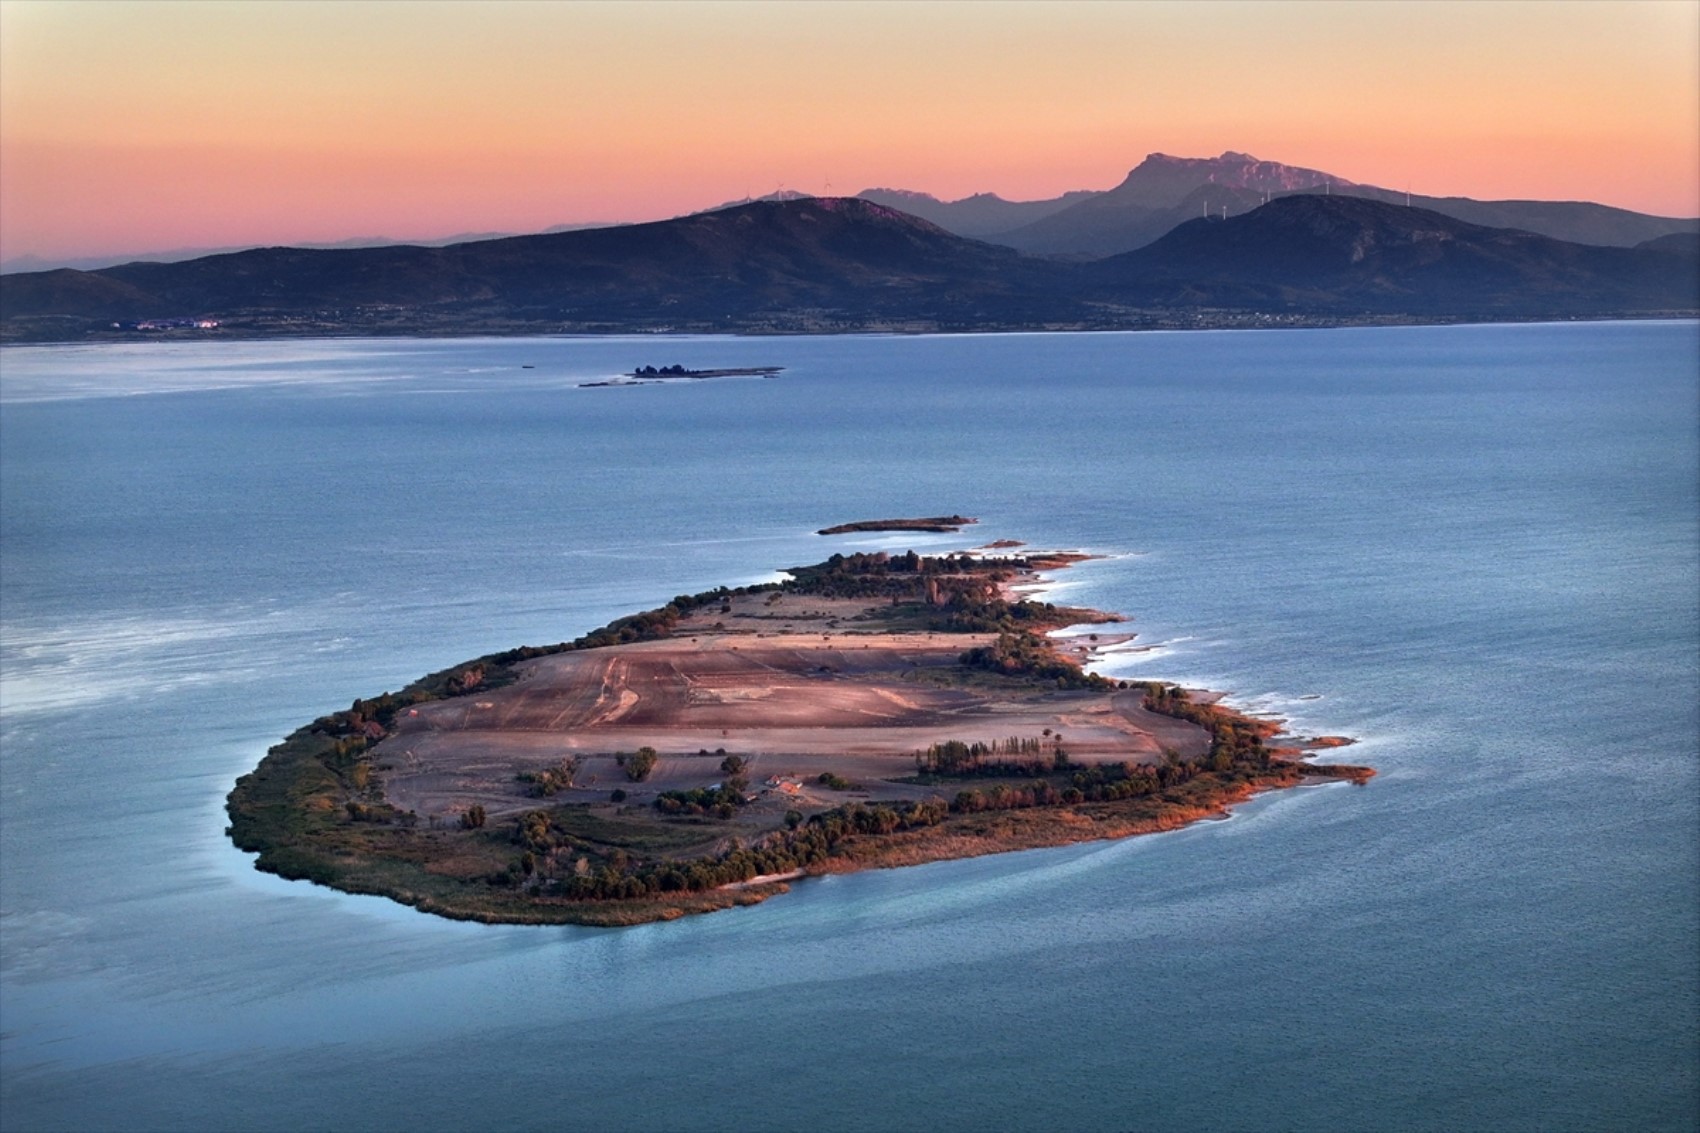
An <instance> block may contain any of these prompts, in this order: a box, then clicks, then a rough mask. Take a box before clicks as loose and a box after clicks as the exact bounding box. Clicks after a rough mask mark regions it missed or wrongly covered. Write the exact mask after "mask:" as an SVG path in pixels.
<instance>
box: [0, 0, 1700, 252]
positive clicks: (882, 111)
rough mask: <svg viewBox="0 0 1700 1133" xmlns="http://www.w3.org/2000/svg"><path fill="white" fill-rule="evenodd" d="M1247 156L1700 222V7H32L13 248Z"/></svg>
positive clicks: (18, 107)
mask: <svg viewBox="0 0 1700 1133" xmlns="http://www.w3.org/2000/svg"><path fill="white" fill-rule="evenodd" d="M1226 149H1234V150H1241V151H1245V152H1249V153H1253V154H1255V155H1257V156H1258V157H1261V158H1266V159H1269V160H1275V161H1284V162H1287V163H1289V164H1293V165H1303V166H1309V167H1311V168H1317V169H1322V170H1326V171H1328V172H1331V173H1336V174H1338V175H1340V176H1343V177H1347V178H1350V179H1352V180H1355V181H1363V182H1368V183H1372V184H1380V185H1386V186H1391V187H1396V188H1404V187H1406V186H1407V185H1409V186H1410V187H1411V188H1413V189H1414V190H1415V191H1417V192H1419V193H1432V194H1437V195H1465V196H1473V197H1482V198H1493V197H1537V198H1546V199H1589V200H1597V201H1601V202H1604V203H1607V204H1613V205H1619V206H1622V207H1625V208H1632V209H1637V210H1641V211H1645V212H1654V213H1660V214H1664V215H1686V216H1693V215H1696V214H1700V0H1675V2H1661V0H1646V2H1642V0H1605V2H1573V3H1546V2H1534V0H1522V2H1515V3H1496V2H1489V0H1470V2H1463V3H1448V2H1442V0H1422V2H1420V3H1413V4H1406V3H1395V2H1374V3H1363V2H1345V0H1341V2H1320V3H1293V2H1280V0H1264V2H1256V3H1234V2H1226V0H1222V2H1216V3H1133V2H1127V3H1062V2H1051V3H1042V4H1035V3H994V2H979V3H943V4H935V3H922V2H908V3H846V4H834V3H819V2H814V3H807V4H804V3H777V2H776V3H756V4H749V3H710V2H697V3H653V4H646V3H617V4H593V3H572V4H551V3H542V2H539V3H500V2H495V0H480V2H473V3H451V2H447V0H442V2H435V3H406V2H389V3H378V4H359V3H349V2H345V0H338V2H331V3H317V2H309V0H288V2H285V3H271V2H267V0H246V2H241V3H216V2H205V3H149V2H145V0H120V2H116V3H106V2H103V0H0V258H13V257H17V256H23V255H35V256H41V257H68V256H81V255H105V254H123V253H137V252H146V251H154V250H165V249H170V248H176V247H182V246H218V245H231V244H256V243H290V242H300V241H316V240H320V241H322V240H335V239H340V238H344V237H350V236H377V235H385V236H391V237H399V238H419V239H423V238H428V237H432V236H440V235H449V234H452V233H458V232H470V231H487V230H499V231H512V232H526V231H536V230H539V229H541V228H544V227H547V226H549V225H552V224H561V223H570V222H578V221H590V220H639V219H652V218H657V217H663V216H670V215H675V214H677V213H680V212H684V211H689V210H691V209H695V208H700V207H703V206H706V205H711V204H715V203H718V202H721V201H724V200H729V199H733V198H738V197H742V196H745V195H759V194H762V193H766V192H770V191H772V190H773V189H775V188H779V187H781V186H783V187H786V188H794V189H803V190H806V191H810V192H823V191H828V190H830V191H831V192H836V193H853V192H856V191H858V190H861V189H864V188H868V187H870V186H893V187H901V188H910V189H919V190H924V191H927V192H931V193H933V194H935V195H937V196H940V197H945V198H952V197H958V196H962V195H965V194H968V193H971V192H976V191H981V190H986V191H993V192H997V193H999V194H1001V195H1003V196H1005V197H1008V198H1011V199H1027V198H1033V197H1043V196H1053V195H1055V194H1057V193H1060V192H1063V191H1065V190H1068V189H1078V188H1094V189H1104V188H1109V187H1111V186H1112V185H1114V184H1116V183H1117V182H1118V181H1120V180H1121V178H1122V176H1123V175H1124V174H1125V173H1126V172H1127V170H1128V169H1129V168H1130V167H1132V166H1133V165H1135V164H1137V163H1138V162H1139V160H1140V159H1141V158H1142V157H1143V156H1144V155H1145V154H1146V153H1149V152H1152V151H1162V152H1165V153H1171V154H1176V155H1183V156H1206V155H1214V154H1218V153H1220V152H1222V151H1223V150H1226Z"/></svg>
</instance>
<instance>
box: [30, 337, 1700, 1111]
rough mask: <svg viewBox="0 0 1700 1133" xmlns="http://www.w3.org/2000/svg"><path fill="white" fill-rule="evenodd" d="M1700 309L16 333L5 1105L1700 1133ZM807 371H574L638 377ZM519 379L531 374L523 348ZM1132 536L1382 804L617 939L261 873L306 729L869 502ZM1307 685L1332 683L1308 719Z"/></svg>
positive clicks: (1123, 588)
mask: <svg viewBox="0 0 1700 1133" xmlns="http://www.w3.org/2000/svg"><path fill="white" fill-rule="evenodd" d="M1697 360H1700V327H1697V326H1696V325H1695V324H1693V323H1664V324H1593V325H1562V326H1518V327H1453V328H1421V329H1374V330H1334V331H1319V332H1272V333H1222V334H1215V333H1193V334H1174V335H1163V334H1146V335H1074V336H1049V335H1028V336H986V337H936V338H812V339H779V338H772V339H742V340H740V339H684V340H680V339H661V340H657V339H615V340H586V341H575V340H492V341H441V342H438V341H432V342H387V341H386V342H379V341H348V342H312V343H264V344H253V345H241V346H218V347H202V346H167V345H149V346H139V347H101V348H78V349H8V350H6V351H4V352H0V1028H3V1030H0V1070H3V1074H0V1126H4V1128H5V1129H6V1130H7V1131H8V1133H14V1131H17V1133H22V1131H26V1130H38V1129H40V1130H48V1129H77V1130H99V1129H149V1130H151V1129H256V1130H262V1129H298V1128H325V1129H351V1130H353V1129H403V1128H405V1129H455V1130H459V1129H466V1128H501V1129H506V1130H524V1129H586V1130H621V1129H633V1130H674V1129H679V1130H695V1129H728V1130H733V1129H735V1130H767V1129H774V1130H781V1129H797V1128H805V1127H807V1128H818V1129H846V1130H856V1129H867V1130H888V1129H917V1130H919V1129H926V1130H956V1129H960V1130H983V1129H1032V1130H1050V1129H1081V1130H1127V1129H1139V1130H1171V1129H1173V1130H1192V1129H1200V1128H1213V1129H1230V1130H1324V1129H1340V1130H1376V1129H1412V1130H1475V1129H1504V1130H1541V1131H1552V1130H1628V1129H1635V1130H1662V1129H1672V1130H1677V1129H1680V1130H1687V1129H1692V1128H1693V1127H1694V1126H1695V1124H1696V1122H1697V1121H1700V1074H1697V1065H1700V1022H1697V1018H1700V943H1697V942H1700V860H1697V858H1700V802H1697V800H1700V790H1697V787H1700V783H1697V779H1700V774H1697V772H1700V718H1697V712H1700V709H1697V705H1700V661H1697V656H1700V597H1697V595H1700V498H1697V480H1700V450H1697V438H1700V375H1697V369H1700V361H1697ZM675 361H677V362H683V363H685V364H687V365H702V366H712V365H722V364H725V365H739V364H747V365H761V364H772V365H784V366H787V367H789V370H788V371H787V372H786V374H785V376H784V377H783V378H781V379H779V380H775V381H759V380H748V381H744V380H725V381H715V382H702V383H693V384H689V385H683V386H673V387H643V388H636V389H623V390H622V389H592V390H583V389H578V388H575V385H576V383H577V382H580V381H584V380H589V379H592V378H597V377H603V376H606V375H608V374H611V373H613V372H616V371H619V370H623V369H629V368H630V367H631V366H633V365H638V364H644V363H654V364H658V365H659V364H667V363H672V362H675ZM524 365H530V366H534V367H535V369H521V367H522V366H524ZM946 511H960V512H963V513H965V514H970V515H977V516H980V517H981V518H982V520H983V522H982V524H981V526H980V527H979V528H976V529H973V530H972V531H971V532H970V534H972V536H973V539H972V540H966V539H960V538H956V537H950V536H939V537H931V536H928V537H919V538H904V537H870V538H867V539H864V540H862V541H860V542H840V541H834V542H832V543H831V549H848V548H850V547H858V548H871V547H888V548H894V549H903V548H904V547H908V546H914V547H915V548H916V549H919V550H938V549H944V548H954V547H958V546H965V545H973V544H975V543H978V542H983V541H986V540H989V539H995V538H1001V537H1012V538H1023V539H1027V540H1030V541H1032V542H1034V543H1037V544H1042V545H1052V546H1067V547H1083V548H1085V549H1088V550H1092V551H1097V552H1101V553H1103V554H1105V555H1106V556H1107V557H1106V558H1104V559H1102V560H1099V561H1095V562H1092V563H1088V564H1086V565H1083V566H1081V567H1078V568H1076V569H1074V570H1072V571H1069V572H1066V573H1065V574H1064V575H1063V576H1062V578H1061V579H1060V580H1059V581H1060V585H1061V590H1060V592H1061V593H1062V594H1064V595H1066V596H1067V598H1068V599H1069V600H1071V601H1078V602H1081V603H1085V604H1091V605H1096V606H1103V607H1108V608H1114V609H1120V610H1123V611H1125V612H1127V613H1129V614H1131V615H1132V616H1133V617H1134V618H1135V623H1134V628H1135V629H1137V630H1138V631H1139V633H1140V634H1141V637H1140V644H1141V645H1152V646H1158V647H1159V648H1157V649H1155V650H1154V651H1152V652H1151V653H1148V654H1139V655H1129V656H1126V657H1123V658H1120V659H1118V660H1116V661H1114V662H1113V663H1112V664H1111V665H1110V666H1109V669H1108V671H1110V672H1111V673H1112V674H1113V675H1151V676H1163V677H1166V678H1169V679H1175V680H1181V681H1187V682H1192V683H1197V684H1204V685H1209V686H1211V687H1215V688H1221V689H1227V690H1230V691H1231V692H1232V693H1233V695H1234V696H1235V697H1236V698H1237V700H1238V702H1240V703H1241V704H1244V705H1248V706H1250V707H1252V708H1254V709H1258V710H1263V711H1269V712H1275V713H1280V714H1284V715H1287V716H1289V717H1291V718H1293V720H1294V727H1295V729H1296V730H1301V731H1307V732H1343V733H1348V734H1352V735H1355V736H1359V737H1362V738H1363V740H1364V742H1363V744H1362V745H1361V746H1359V747H1357V748H1354V749H1351V750H1350V752H1349V753H1347V754H1348V756H1349V758H1351V759H1352V760H1353V761H1361V762H1368V763H1372V764H1374V765H1375V766H1376V767H1378V768H1379V769H1380V772H1381V774H1380V776H1379V777H1378V778H1377V779H1376V780H1375V781H1374V782H1373V783H1372V784H1371V785H1370V786H1369V787H1367V788H1364V789H1356V788H1351V787H1345V786H1331V787H1325V788H1320V789H1314V790H1304V791H1293V792H1284V793H1282V794H1280V795H1278V796H1272V797H1266V798H1264V799H1261V800H1259V801H1257V802H1255V803H1253V804H1251V805H1249V806H1247V807H1244V808H1242V809H1241V810H1240V812H1239V813H1238V814H1237V815H1236V816H1235V817H1234V819H1233V820H1232V821H1229V822H1225V823H1214V824H1207V825H1206V826H1204V827H1202V828H1194V829H1190V830H1187V831H1183V832H1180V833H1176V834H1171V835H1164V836H1159V837H1151V838H1143V839H1134V840H1132V841H1127V842H1122V843H1113V844H1096V845H1087V846H1076V847H1070V848H1066V849H1060V850H1051V851H1041V852H1035V853H1026V854H1016V855H1005V856H999V857H994V858H987V859H980V860H974V861H964V862H952V863H941V864H938V865H933V866H927V867H922V868H918V869H911V870H903V871H892V872H878V873H866V874H858V875H855V876H850V877H837V878H831V879H825V880H820V881H812V882H808V883H805V884H801V885H799V886H797V887H795V888H794V889H793V891H792V892H791V893H790V894H789V895H787V896H785V897H782V898H779V899H776V900H773V901H770V902H768V903H767V904H765V905H762V906H759V907H757V908H753V909H747V910H738V911H733V912H728V913H722V914H717V915H714V916H711V917H703V918H694V919H690V920H687V921H684V922H681V923H675V924H668V925H653V926H647V927H642V928H637V929H630V930H624V931H611V932H610V931H594V930H580V929H523V928H487V927H480V926H470V925H459V924H451V923H447V922H442V921H438V920H434V919H431V918H428V917H425V916H422V915H420V914H417V913H414V912H412V911H411V910H406V909H402V908H400V907H397V906H393V905H390V904H389V903H387V902H384V901H380V900H376V899H369V898H353V897H345V896H341V895H337V894H333V893H330V892H327V891H324V890H318V889H314V888H312V887H310V886H307V885H304V884H297V883H287V882H281V881H278V880H276V879H272V878H267V877H263V876H261V875H258V874H256V873H254V872H253V871H252V869H251V866H250V864H249V860H248V858H247V857H246V856H244V855H242V854H239V853H237V852H236V851H235V850H234V849H232V848H231V847H230V846H229V845H228V843H227V842H226V841H225V840H224V838H223V835H222V828H223V821H224V818H223V814H222V802H223V797H224V794H225V792H226V791H227V790H228V789H229V786H230V783H231V781H232V780H233V779H234V778H235V777H236V776H237V775H239V774H241V773H243V772H244V771H246V770H248V769H249V768H251V767H252V766H253V764H254V763H255V762H256V761H257V760H258V759H259V757H260V756H261V754H262V753H263V752H264V750H265V748H266V747H267V746H268V745H269V744H271V743H273V742H275V741H276V739H278V738H279V737H281V736H282V735H283V734H284V733H286V732H288V731H289V730H291V729H292V728H294V727H295V726H296V725H298V724H299V723H301V722H302V721H304V720H307V719H311V718H313V717H315V716H317V715H319V714H321V713H323V712H325V711H328V710H330V709H333V708H336V707H340V706H342V705H345V704H346V703H347V702H348V701H350V700H351V699H353V698H354V697H356V696H363V695H370V694H373V693H376V692H378V691H381V690H383V689H385V688H394V687H397V686H399V685H401V684H403V683H405V682H406V681H408V680H410V679H411V678H413V677H415V676H418V675H420V674H422V673H424V672H427V671H430V670H433V669H437V668H441V667H443V666H445V665H448V664H451V663H453V662H456V661H459V660H463V659H465V658H468V657H471V656H474V655H477V654H480V653H483V652H487V651H490V650H494V649H499V648H505V647H508V646H511V645H515V644H519V643H523V642H547V641H556V640H560V639H562V638H563V637H570V636H572V635H574V634H577V633H579V632H581V631H583V630H585V629H587V628H590V627H592V626H594V625H598V624H601V623H603V622H605V621H607V620H608V619H610V618H611V617H614V616H617V615H619V614H622V613H627V612H630V611H632V610H634V609H638V608H643V607H647V606H652V605H655V604H657V603H659V602H661V601H663V600H665V599H666V598H668V597H670V596H671V595H673V594H675V593H678V592H681V591H695V590H701V589H705V588H708V587H711V586H714V585H717V584H720V583H722V582H734V583H735V582H746V581H754V580H757V579H761V578H765V577H769V576H770V574H771V572H772V571H773V569H774V568H776V567H780V566H784V565H789V564H793V563H798V562H808V561H814V560H815V559H818V558H820V557H822V556H823V554H825V553H827V552H828V543H827V541H826V540H822V539H820V538H818V537H816V536H813V535H811V534H810V532H811V531H813V530H814V529H815V528H817V527H820V526H823V525H825V524H826V523H829V522H833V521H839V520H845V519H856V518H865V517H870V516H876V515H902V514H929V513H936V512H946ZM1312 698H1319V699H1312Z"/></svg>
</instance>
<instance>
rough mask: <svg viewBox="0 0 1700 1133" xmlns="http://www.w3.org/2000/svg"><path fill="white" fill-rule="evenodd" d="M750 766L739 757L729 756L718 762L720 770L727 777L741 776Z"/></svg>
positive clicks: (747, 761)
mask: <svg viewBox="0 0 1700 1133" xmlns="http://www.w3.org/2000/svg"><path fill="white" fill-rule="evenodd" d="M749 765H750V763H749V760H747V759H745V758H744V757H743V756H741V755H729V756H727V757H726V758H725V759H722V760H721V761H720V770H721V771H722V772H724V773H725V774H727V775H742V774H743V773H744V771H745V769H746V768H748V767H749Z"/></svg>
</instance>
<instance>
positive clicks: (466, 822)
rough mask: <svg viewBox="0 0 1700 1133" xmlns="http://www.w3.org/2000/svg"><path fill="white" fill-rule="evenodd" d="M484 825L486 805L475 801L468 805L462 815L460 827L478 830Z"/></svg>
mask: <svg viewBox="0 0 1700 1133" xmlns="http://www.w3.org/2000/svg"><path fill="white" fill-rule="evenodd" d="M483 825H484V807H483V806H482V805H481V804H479V803H473V804H472V805H471V806H469V807H467V808H466V813H465V814H463V815H461V816H460V828H461V829H462V830H477V829H478V828H479V827H480V826H483Z"/></svg>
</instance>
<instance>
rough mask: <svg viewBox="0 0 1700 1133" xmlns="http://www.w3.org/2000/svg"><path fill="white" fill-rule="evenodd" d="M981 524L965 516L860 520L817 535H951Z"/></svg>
mask: <svg viewBox="0 0 1700 1133" xmlns="http://www.w3.org/2000/svg"><path fill="white" fill-rule="evenodd" d="M978 522H980V521H979V520H977V519H970V518H968V517H967V516H965V515H931V516H923V517H921V518H919V519H859V520H857V521H856V522H854V523H839V524H835V525H834V526H832V527H823V528H821V529H820V530H819V531H817V532H815V534H816V535H852V534H857V533H860V532H864V531H930V532H939V533H949V532H952V531H961V530H962V529H963V528H964V527H966V526H968V525H969V524H970V523H978Z"/></svg>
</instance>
